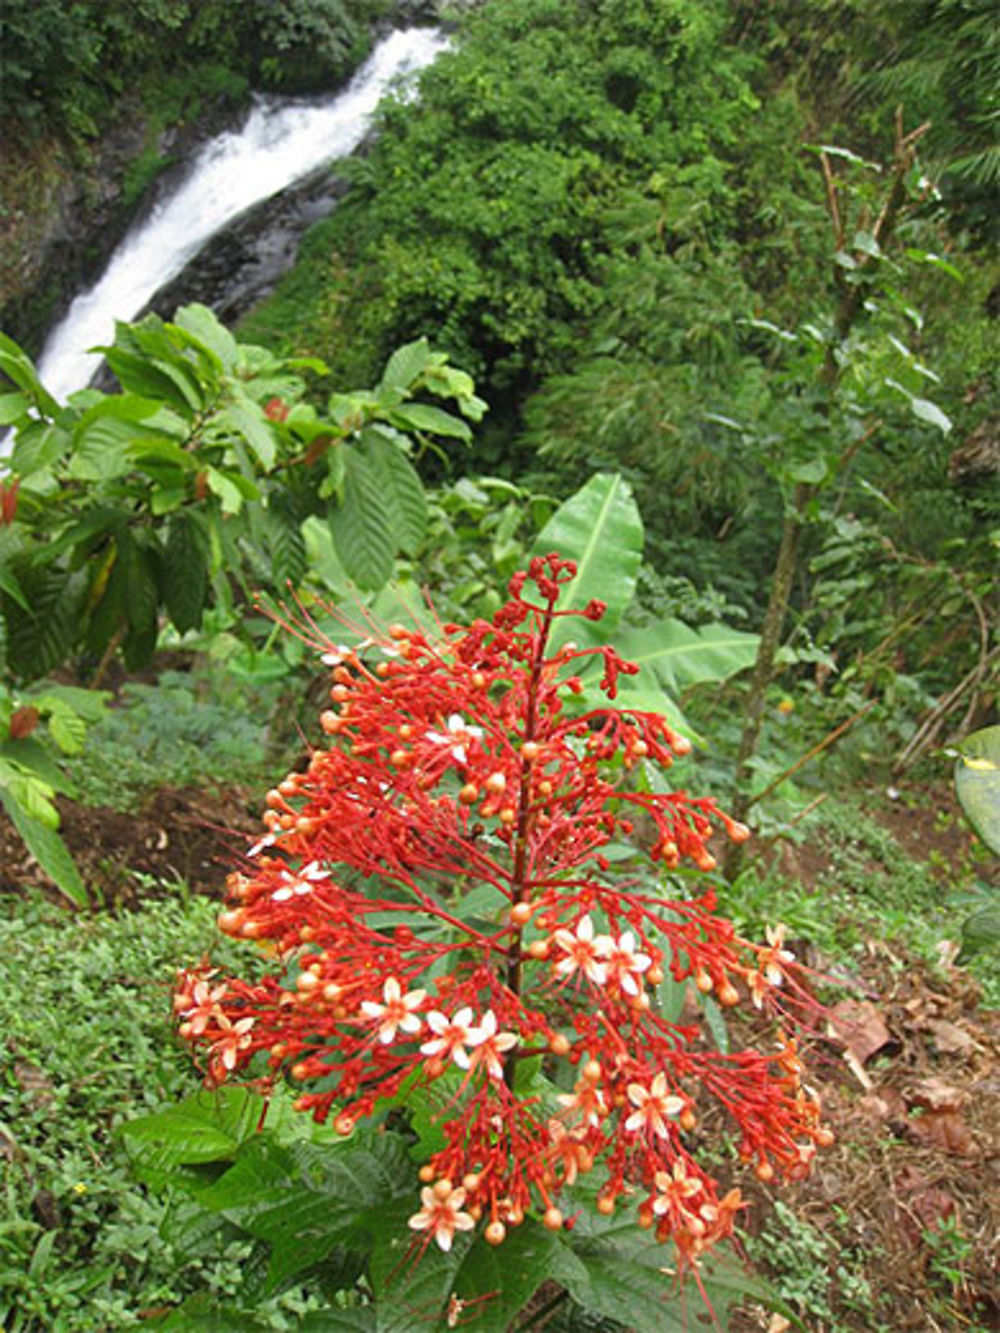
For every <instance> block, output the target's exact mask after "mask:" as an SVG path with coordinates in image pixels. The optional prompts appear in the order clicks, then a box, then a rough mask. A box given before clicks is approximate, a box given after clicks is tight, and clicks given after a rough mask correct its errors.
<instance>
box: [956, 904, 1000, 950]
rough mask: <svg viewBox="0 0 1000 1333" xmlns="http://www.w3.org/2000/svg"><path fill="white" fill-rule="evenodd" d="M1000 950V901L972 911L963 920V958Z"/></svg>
mask: <svg viewBox="0 0 1000 1333" xmlns="http://www.w3.org/2000/svg"><path fill="white" fill-rule="evenodd" d="M997 952H1000V903H998V904H996V905H995V906H989V907H980V908H977V910H976V911H975V912H970V913H969V915H968V916H967V917H966V918H965V920H964V921H963V922H962V952H961V958H962V959H967V958H971V957H973V956H974V955H975V954H977V953H997Z"/></svg>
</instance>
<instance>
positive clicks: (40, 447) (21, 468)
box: [10, 421, 70, 477]
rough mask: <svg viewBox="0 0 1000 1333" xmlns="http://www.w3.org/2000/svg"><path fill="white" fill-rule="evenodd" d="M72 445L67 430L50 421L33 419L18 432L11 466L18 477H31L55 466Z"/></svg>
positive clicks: (11, 457)
mask: <svg viewBox="0 0 1000 1333" xmlns="http://www.w3.org/2000/svg"><path fill="white" fill-rule="evenodd" d="M69 447H70V437H69V435H68V434H67V432H66V431H64V430H61V429H60V428H59V427H58V426H53V425H52V424H51V423H50V422H48V421H33V422H31V424H30V425H28V426H25V427H24V428H23V430H19V431H18V433H17V439H16V440H15V441H14V448H13V451H12V452H11V456H10V466H11V469H12V471H13V472H14V473H15V474H16V475H17V476H18V477H31V476H34V474H35V473H36V472H42V471H44V469H45V468H49V467H53V466H54V465H55V464H56V463H58V462H59V460H60V459H61V458H62V456H63V454H64V453H65V452H66V450H67V449H68V448H69Z"/></svg>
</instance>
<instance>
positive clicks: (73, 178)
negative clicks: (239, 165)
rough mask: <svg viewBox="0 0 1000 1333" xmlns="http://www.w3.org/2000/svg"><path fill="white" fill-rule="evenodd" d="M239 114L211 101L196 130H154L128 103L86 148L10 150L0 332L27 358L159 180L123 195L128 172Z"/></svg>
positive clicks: (148, 201) (188, 146)
mask: <svg viewBox="0 0 1000 1333" xmlns="http://www.w3.org/2000/svg"><path fill="white" fill-rule="evenodd" d="M241 114H243V111H241V109H239V108H236V107H234V106H233V105H232V104H231V103H227V102H224V101H219V102H217V103H215V104H213V105H210V106H208V107H206V108H205V110H204V113H203V114H202V115H201V116H200V117H199V119H198V121H197V123H189V124H182V125H175V126H172V127H170V128H168V129H163V130H160V131H158V132H157V131H155V130H153V129H152V128H151V126H150V124H149V121H148V119H147V117H146V115H145V113H144V112H143V110H142V108H141V107H140V106H139V105H138V103H136V102H133V101H132V100H131V99H128V100H126V101H125V102H123V104H122V107H121V112H120V115H119V117H118V118H117V120H116V122H115V124H114V125H113V126H112V127H111V128H110V129H109V130H108V131H107V132H106V133H105V134H104V135H103V136H102V137H101V139H100V140H98V141H97V142H96V143H95V144H94V145H92V146H90V147H89V148H88V149H86V150H76V151H75V152H74V151H73V150H71V149H70V148H68V147H67V146H66V145H64V144H60V143H56V142H49V143H43V144H39V145H37V146H34V147H32V148H31V149H23V148H22V149H19V148H18V147H17V146H16V145H14V146H13V147H12V149H11V151H10V152H9V153H8V154H7V155H6V157H5V161H4V165H3V168H2V170H0V328H2V329H3V331H4V332H5V333H7V334H9V335H10V336H11V337H13V338H16V339H17V340H18V342H20V343H22V344H23V345H24V346H25V347H26V348H27V349H28V351H29V352H31V353H32V354H37V352H38V350H39V347H40V345H41V342H42V340H43V337H44V334H45V331H46V329H48V328H49V327H50V326H51V325H52V324H53V323H54V322H55V321H56V320H57V319H58V318H59V317H60V315H62V314H63V313H64V311H65V309H66V308H67V306H68V305H69V303H70V301H71V300H72V298H73V295H74V294H75V293H76V292H77V291H79V290H80V288H82V287H86V286H87V285H88V284H90V283H91V282H93V281H94V280H95V279H96V278H97V277H98V275H99V274H100V272H101V270H102V268H103V267H104V265H105V263H106V262H107V260H108V258H109V256H110V255H111V252H112V251H113V250H114V248H115V246H116V245H117V244H118V242H119V241H120V240H121V238H122V237H123V235H124V234H125V232H126V230H127V229H128V227H129V225H130V223H131V222H132V221H133V219H134V218H135V217H136V216H137V214H138V213H139V212H140V211H141V210H142V209H144V208H150V207H152V206H153V205H154V204H155V201H156V199H157V198H158V196H159V191H160V190H161V189H162V188H163V187H164V185H165V184H166V183H167V182H168V181H169V173H164V176H163V177H161V178H160V179H158V180H157V181H155V182H154V183H153V185H152V186H151V187H150V188H149V189H148V190H147V191H145V193H144V194H143V195H142V197H141V198H140V199H135V198H132V197H130V194H129V191H128V190H127V189H126V181H127V179H128V169H129V167H130V166H131V165H132V164H133V163H134V162H135V161H136V159H137V158H139V156H140V155H141V154H144V153H150V152H151V153H152V155H153V156H156V157H159V158H162V159H165V160H167V161H171V160H174V161H180V160H182V159H185V158H187V157H189V156H190V154H191V153H193V152H194V151H195V150H196V149H197V147H198V145H199V144H200V143H202V142H204V140H205V139H208V138H211V137H212V136H213V135H215V134H218V133H220V132H221V131H222V130H224V129H226V128H229V127H230V126H232V125H234V124H236V123H238V121H239V118H240V115H241Z"/></svg>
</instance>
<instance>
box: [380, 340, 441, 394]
mask: <svg viewBox="0 0 1000 1333" xmlns="http://www.w3.org/2000/svg"><path fill="white" fill-rule="evenodd" d="M432 359H433V353H432V352H431V348H430V343H429V342H428V341H427V339H426V338H418V339H417V341H416V342H412V343H407V344H406V345H405V347H397V348H396V350H395V351H394V352H393V354H392V356H390V358H389V360H388V361H387V362H386V364H385V370H383V372H382V379H381V381H380V383H379V388H380V389H390V390H396V391H399V392H402V391H403V390H405V389H408V388H409V387H410V385H411V384H412V383H413V381H414V380H415V379H417V378H418V376H420V375H422V374H423V373H424V371H425V370H426V369H427V367H428V366H429V365H430V364H431V361H432Z"/></svg>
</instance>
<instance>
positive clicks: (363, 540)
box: [329, 446, 393, 591]
mask: <svg viewBox="0 0 1000 1333" xmlns="http://www.w3.org/2000/svg"><path fill="white" fill-rule="evenodd" d="M343 454H344V498H343V502H342V503H341V504H340V505H338V506H337V507H336V508H335V509H332V510H331V511H330V517H329V522H330V532H331V533H332V535H333V543H334V546H335V547H336V549H337V555H338V556H339V557H340V559H341V562H342V563H343V566H344V569H345V570H346V571H347V574H348V576H349V577H350V578H352V579H353V580H354V582H355V583H357V584H358V586H359V587H361V588H367V589H371V590H372V591H374V590H376V589H378V588H381V587H383V585H384V584H386V583H388V581H389V577H390V575H391V574H392V564H393V534H392V531H391V525H392V520H391V516H390V513H389V509H388V506H387V505H386V501H385V496H384V495H383V492H382V487H381V485H380V483H379V478H378V475H377V473H376V472H375V470H374V468H373V467H372V466H371V464H370V463H369V461H368V459H367V458H366V457H365V455H364V454H362V453H361V452H360V451H359V450H358V449H357V448H355V447H353V446H344V449H343Z"/></svg>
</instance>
